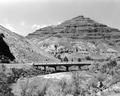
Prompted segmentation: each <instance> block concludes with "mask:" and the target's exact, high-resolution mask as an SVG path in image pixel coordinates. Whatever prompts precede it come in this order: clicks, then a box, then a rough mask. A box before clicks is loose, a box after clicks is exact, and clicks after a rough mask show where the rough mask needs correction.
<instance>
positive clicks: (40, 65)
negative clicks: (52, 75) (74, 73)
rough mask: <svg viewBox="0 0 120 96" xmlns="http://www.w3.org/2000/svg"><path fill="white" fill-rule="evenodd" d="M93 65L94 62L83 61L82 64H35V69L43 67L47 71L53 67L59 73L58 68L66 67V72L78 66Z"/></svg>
mask: <svg viewBox="0 0 120 96" xmlns="http://www.w3.org/2000/svg"><path fill="white" fill-rule="evenodd" d="M91 64H93V61H82V62H58V63H33V67H35V68H37V69H39V67H43V68H44V70H47V67H53V68H54V69H55V71H57V67H58V66H64V67H66V71H69V67H71V66H78V67H79V68H81V67H82V66H89V65H91Z"/></svg>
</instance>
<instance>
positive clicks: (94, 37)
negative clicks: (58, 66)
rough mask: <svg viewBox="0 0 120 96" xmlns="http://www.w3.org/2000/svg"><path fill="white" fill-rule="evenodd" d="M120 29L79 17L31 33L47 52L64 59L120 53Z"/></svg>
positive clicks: (29, 36) (34, 41)
mask: <svg viewBox="0 0 120 96" xmlns="http://www.w3.org/2000/svg"><path fill="white" fill-rule="evenodd" d="M119 37H120V31H119V30H118V29H115V28H111V27H108V26H107V25H104V24H101V23H98V22H96V21H94V20H92V19H90V18H86V17H84V16H78V17H75V18H72V19H70V20H66V21H65V22H63V23H61V24H59V25H57V26H48V27H44V28H41V29H38V30H36V31H35V32H33V33H31V34H29V35H28V36H27V38H28V39H29V40H31V42H33V43H34V44H36V45H37V47H39V48H40V49H42V50H43V51H44V52H47V53H49V54H51V55H52V56H54V57H55V58H57V59H60V60H61V61H64V58H65V57H67V58H68V59H70V60H68V61H74V60H78V58H79V57H80V58H81V57H86V56H90V57H92V58H94V57H95V58H103V57H104V58H108V57H111V56H113V57H114V56H118V55H119V51H120V50H119V45H120V39H119Z"/></svg>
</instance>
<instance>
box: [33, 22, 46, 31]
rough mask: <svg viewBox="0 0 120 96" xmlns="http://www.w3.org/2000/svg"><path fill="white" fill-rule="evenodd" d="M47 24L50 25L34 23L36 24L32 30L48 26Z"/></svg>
mask: <svg viewBox="0 0 120 96" xmlns="http://www.w3.org/2000/svg"><path fill="white" fill-rule="evenodd" d="M46 26H48V25H38V24H34V25H32V30H33V31H35V30H38V29H40V28H44V27H46Z"/></svg>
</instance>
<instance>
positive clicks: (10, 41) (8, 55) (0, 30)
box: [0, 26, 54, 63]
mask: <svg viewBox="0 0 120 96" xmlns="http://www.w3.org/2000/svg"><path fill="white" fill-rule="evenodd" d="M0 34H1V35H0V62H2V63H10V62H11V63H29V62H30V63H31V62H45V61H46V60H47V61H49V62H50V61H52V62H53V61H54V60H53V59H51V58H48V57H45V56H43V55H41V54H40V53H38V52H36V50H37V49H36V47H35V45H33V44H31V43H30V42H29V40H28V39H26V38H24V37H22V36H20V35H18V34H16V33H13V32H11V31H10V30H8V29H6V28H4V27H3V26H0Z"/></svg>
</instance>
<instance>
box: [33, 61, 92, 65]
mask: <svg viewBox="0 0 120 96" xmlns="http://www.w3.org/2000/svg"><path fill="white" fill-rule="evenodd" d="M92 63H93V61H84V62H58V63H33V65H34V66H52V65H53V66H55V65H56V66H62V65H63V66H64V65H90V64H92Z"/></svg>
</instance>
